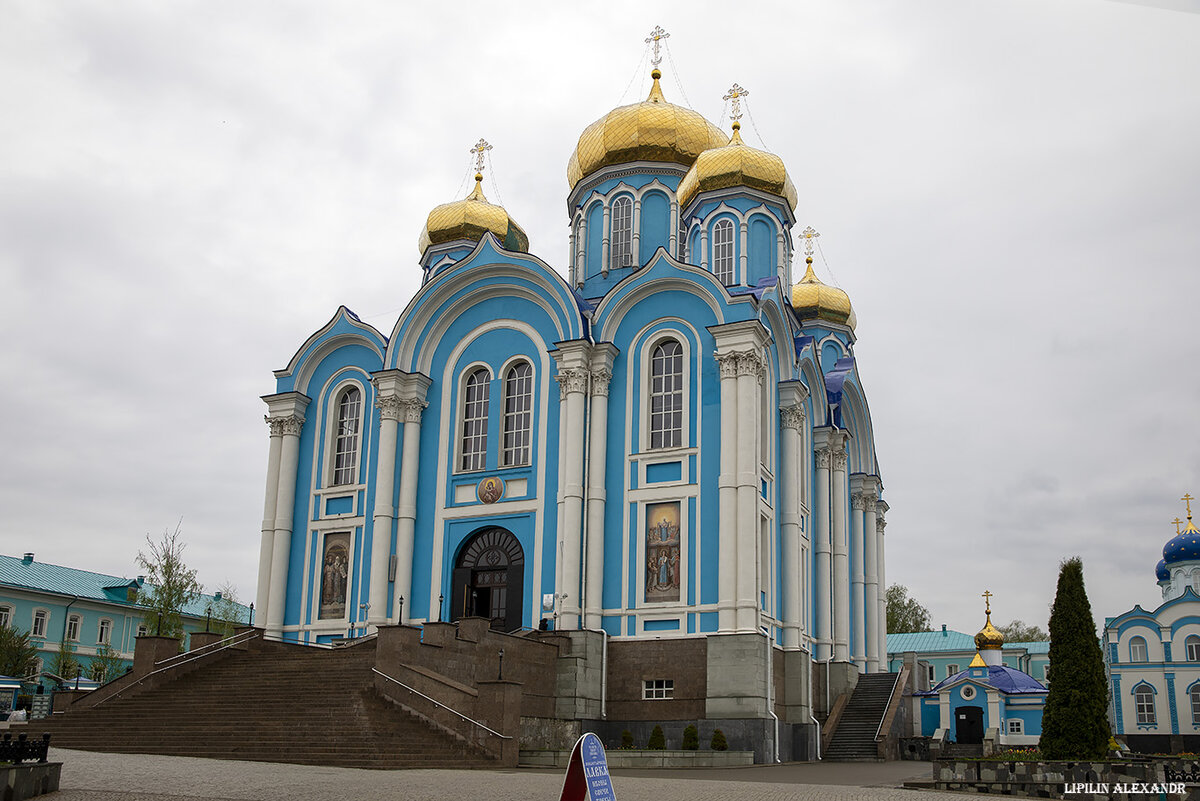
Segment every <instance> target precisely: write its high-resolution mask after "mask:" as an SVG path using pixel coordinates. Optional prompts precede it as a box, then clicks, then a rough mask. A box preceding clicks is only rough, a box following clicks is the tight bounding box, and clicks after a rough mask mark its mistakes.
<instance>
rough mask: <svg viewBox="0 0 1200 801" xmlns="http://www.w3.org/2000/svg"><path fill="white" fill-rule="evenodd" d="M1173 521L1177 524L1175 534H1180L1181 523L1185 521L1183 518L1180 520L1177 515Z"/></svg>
mask: <svg viewBox="0 0 1200 801" xmlns="http://www.w3.org/2000/svg"><path fill="white" fill-rule="evenodd" d="M1171 522H1172V523H1174V524H1175V534H1176V535H1178V534H1179V527H1180V526H1181V525H1183V521H1182V520H1180V519H1179V518H1178V517H1176V518H1175V519H1174V520H1172V521H1171Z"/></svg>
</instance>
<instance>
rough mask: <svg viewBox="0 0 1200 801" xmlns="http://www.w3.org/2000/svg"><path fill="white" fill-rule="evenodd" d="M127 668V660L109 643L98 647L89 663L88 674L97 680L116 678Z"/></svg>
mask: <svg viewBox="0 0 1200 801" xmlns="http://www.w3.org/2000/svg"><path fill="white" fill-rule="evenodd" d="M124 670H125V660H124V659H122V658H121V655H120V654H118V653H117V652H116V651H114V650H113V649H112V646H110V645H109V644H108V643H105V644H103V645H101V646H99V647H97V648H96V655H95V656H93V657H92V661H91V664H89V665H88V676H89V677H90V678H92V679H94V680H95V681H108V680H110V679H115V678H116V677H117V676H119V675H121V673H122V672H124Z"/></svg>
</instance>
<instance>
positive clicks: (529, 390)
mask: <svg viewBox="0 0 1200 801" xmlns="http://www.w3.org/2000/svg"><path fill="white" fill-rule="evenodd" d="M532 429H533V368H532V367H530V366H529V362H517V363H516V364H514V365H513V366H512V367H510V368H509V369H508V373H507V375H505V376H504V466H505V467H514V466H516V465H521V464H529V433H530V431H531V430H532Z"/></svg>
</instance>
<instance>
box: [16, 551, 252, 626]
mask: <svg viewBox="0 0 1200 801" xmlns="http://www.w3.org/2000/svg"><path fill="white" fill-rule="evenodd" d="M0 585H3V586H7V587H16V588H20V589H26V590H33V591H35V592H44V593H50V594H52V595H63V596H67V597H72V596H73V597H76V598H87V599H91V600H96V601H104V602H106V603H111V604H120V605H122V606H136V604H131V603H130V602H129V600H128V594H127V588H129V587H141V586H143V585H142V584H141V583H139V582H138V580H137V579H136V578H132V579H131V578H124V577H122V576H110V575H107V574H104V573H93V572H92V571H90V570H79V569H78V568H74V567H63V566H62V565H52V564H49V563H47V562H38V561H36V560H33V559H30V560H29V561H28V562H27V561H25V560H24V559H20V558H17V557H15V556H4V555H2V554H0ZM147 586H148V585H147ZM213 600H214V597H213V596H212V595H201V596H199V597H198V598H196V599H195V600H194V601H192V602H191V603H190V604H188V606H187V607H186V608H185V609H184V610H183V612H184V614H185V615H192V616H194V617H203V616H204V611H205V608H206V607H207V606H208V604H209V603H210V602H212V601H213ZM246 611H247V612H249V611H250V610H249V609H248V608H247V609H246Z"/></svg>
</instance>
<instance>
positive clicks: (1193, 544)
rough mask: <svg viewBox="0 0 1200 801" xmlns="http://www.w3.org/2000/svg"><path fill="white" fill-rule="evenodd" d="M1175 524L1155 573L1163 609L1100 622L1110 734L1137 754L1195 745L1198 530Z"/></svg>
mask: <svg viewBox="0 0 1200 801" xmlns="http://www.w3.org/2000/svg"><path fill="white" fill-rule="evenodd" d="M1183 500H1184V501H1185V502H1186V503H1187V521H1186V524H1185V525H1184V527H1183V528H1182V530H1181V529H1180V528H1179V526H1180V524H1181V523H1184V521H1182V520H1179V519H1178V518H1176V520H1175V521H1174V522H1175V530H1176V534H1175V536H1174V537H1172V538H1171V539H1170V540H1169V541H1168V542H1167V544H1166V545H1165V546H1163V551H1162V555H1163V558H1162V559H1161V560H1160V561H1159V563H1158V565H1156V567H1155V578H1157V580H1158V586H1159V589H1160V591H1161V593H1162V603H1161V604H1159V606H1158V607H1157V608H1156V609H1154V610H1153V611H1147V610H1145V609H1143V608H1142V607H1141V606H1140V605H1135V606H1134V607H1133V608H1132V609H1130V610H1129V611H1127V612H1124V613H1123V614H1120V615H1117V616H1116V617H1110V618H1106V619H1105V621H1104V636H1103V640H1102V644H1101V645H1102V648H1103V651H1104V663H1105V670H1106V672H1107V674H1108V680H1109V708H1108V714H1109V721H1110V722H1111V723H1112V729H1113V733H1114V734H1115V735H1117V736H1118V737H1120V738H1121V739H1122V740H1124V741H1125V742H1126V744H1127V745H1129V747H1130V748H1132V749H1133V750H1137V751H1148V752H1169V751H1181V750H1185V749H1186V750H1189V751H1191V750H1195V749H1196V748H1198V747H1200V529H1197V528H1196V526H1195V524H1194V523H1193V522H1192V508H1191V501H1192V498H1191V496H1190V495H1185V496H1184V498H1183Z"/></svg>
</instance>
